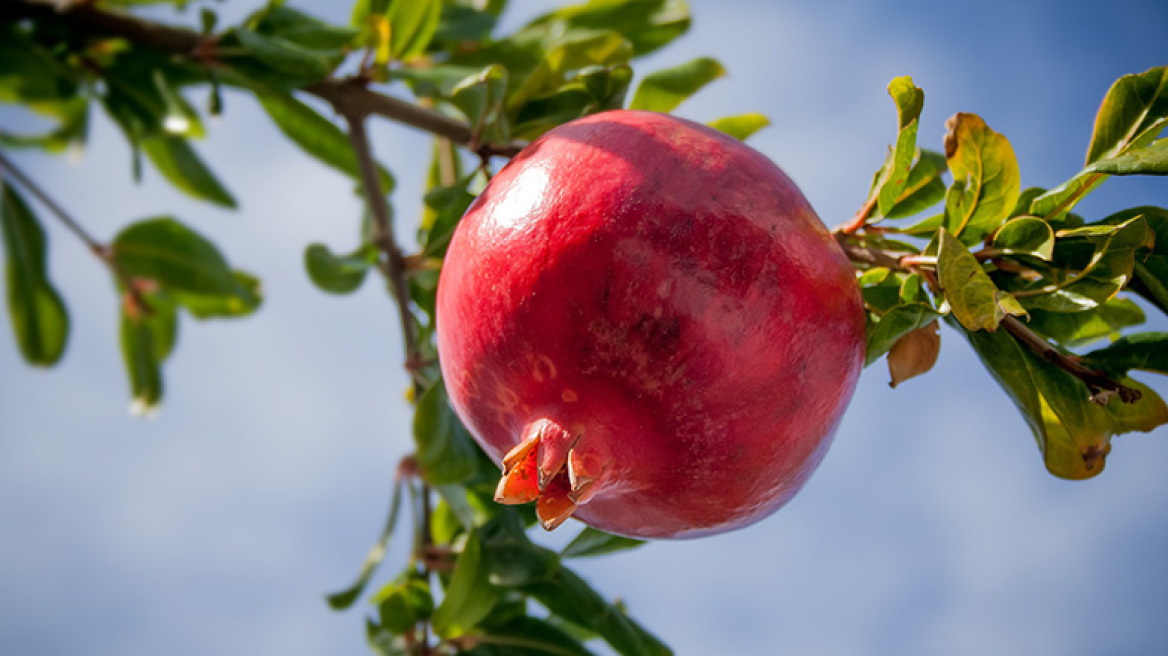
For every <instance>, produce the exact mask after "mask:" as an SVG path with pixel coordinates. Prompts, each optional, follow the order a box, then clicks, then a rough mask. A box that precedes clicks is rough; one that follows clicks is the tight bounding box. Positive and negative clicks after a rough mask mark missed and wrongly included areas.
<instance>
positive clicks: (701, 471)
mask: <svg viewBox="0 0 1168 656" xmlns="http://www.w3.org/2000/svg"><path fill="white" fill-rule="evenodd" d="M437 303H438V306H437V307H438V349H439V354H440V359H441V367H442V373H443V377H444V379H445V381H446V385H447V389H448V393H449V396H450V400H451V404H452V405H453V407H454V410H455V411H456V412H457V413H458V415H459V417H460V418H461V419H462V420H463V422H464V423H465V424H466V426H467V427H468V429H469V430H470V431H471V433H472V434H473V435H474V437H475V439H476V440H477V441H478V443H479V444H480V445H481V446H482V447H483V449H484V450H485V451H486V452H487V453H488V454H489V455H490V456H491V457H492V458H493V459H495V460H496V461H501V460H503V459H504V457H505V456H506V457H507V458H508V461H507V462H505V463H504V464H505V469H506V474H507V475H506V476H505V477H504V481H503V483H501V484H500V493H499V495H500V498H503V499H504V500H506V501H510V502H522V501H529V500H532V499H535V498H537V497H538V498H539V502H538V503H539V504H541V505H539V506H538V509H539V511H540V517H541V520H544V519H545V506H544V505H542V504H544V502H545V501H547V502H548V504H547V506H546V513H548V514H551V515H552V516H553V519H551V520H548V521H545V527H549V526H550V527H554V526H555V525H558V523H559V522H560V521H563V519H565V518H566V517H567V515H568V514H571V515H572V516H574V517H576V518H578V519H580V520H582V521H583V522H584V523H586V524H589V525H591V526H594V527H596V528H599V529H602V530H606V531H610V532H613V533H617V534H621V535H626V536H633V537H650V538H668V537H696V536H700V535H706V534H711V533H718V532H722V531H727V530H731V529H734V528H739V527H742V526H746V525H748V524H751V523H753V522H756V521H758V520H759V519H762V518H763V517H765V516H767V515H769V514H770V513H772V512H774V511H775V510H777V509H778V508H779V507H780V506H782V505H783V504H784V503H786V502H787V501H788V500H789V499H790V498H791V497H792V496H793V495H794V494H795V493H796V492H797V491H798V490H799V488H800V487H802V485H803V484H804V482H805V481H806V480H807V478H808V476H809V475H810V474H811V472H812V471H813V470H814V469H815V467H816V466H817V465H818V464H819V462H820V460H821V459H822V458H823V456H824V454H825V452H826V450H827V447H828V445H829V443H830V441H831V437H832V434H833V433H834V431H835V428H836V426H837V424H838V422H839V420H840V418H841V416H842V414H843V412H844V409H845V407H846V406H847V403H848V401H849V400H850V398H851V395H852V392H853V390H854V388H855V384H856V380H857V378H858V376H859V372H860V370H861V367H862V363H863V354H864V344H865V327H864V315H863V311H862V305H861V300H860V296H859V291H858V287H857V285H856V282H855V277H854V274H853V270H852V268H851V266H850V264H849V263H848V261H847V259H846V258H845V257H844V255H843V253H842V251H841V250H840V248H839V246H838V245H837V244H836V242H835V240H834V239H833V238H832V236H831V234H830V233H829V232H828V231H827V229H826V228H825V227H824V226H823V224H822V223H821V222H820V221H819V219H818V217H817V216H816V215H815V213H814V211H813V210H812V209H811V207H810V205H809V204H808V202H807V200H806V199H805V198H804V197H803V195H802V194H801V193H800V192H799V190H798V188H797V187H796V186H795V185H794V183H793V182H791V180H790V179H789V178H788V177H787V176H786V175H785V174H784V173H783V172H782V171H781V170H780V169H779V168H778V167H777V166H775V165H774V164H773V163H772V162H771V161H770V160H768V159H767V158H766V157H764V156H763V155H761V154H760V153H758V152H757V151H755V150H753V149H752V148H750V147H748V146H746V145H745V144H743V143H741V142H739V141H737V140H735V139H733V138H731V137H729V136H726V135H724V134H722V133H720V132H717V131H716V130H713V129H711V128H708V127H706V126H703V125H700V124H697V123H693V122H690V121H686V120H684V119H680V118H677V117H673V116H669V115H665V114H658V113H653V112H642V111H629V110H616V111H610V112H604V113H601V114H595V115H592V116H588V117H585V118H582V119H579V120H577V121H574V122H571V123H568V124H565V125H562V126H560V127H557V128H555V129H553V130H551V131H550V132H548V133H546V134H545V135H543V136H542V137H540V138H539V139H538V140H536V141H535V142H534V143H532V144H531V145H530V146H529V147H528V148H526V149H524V150H523V152H521V153H520V154H518V155H517V156H515V157H514V158H513V159H512V160H511V162H510V163H508V164H507V166H505V167H504V168H503V169H502V170H501V171H500V172H499V173H498V174H497V175H495V177H494V178H493V179H492V180H491V182H490V184H488V185H487V187H486V189H485V190H484V191H483V193H482V194H481V195H480V196H479V198H478V199H477V200H476V201H475V202H474V204H473V205H472V206H471V207H470V209H469V210H468V211H467V213H466V215H465V216H464V217H463V219H462V221H461V222H460V223H459V225H458V228H457V230H456V231H455V234H454V237H453V239H452V241H451V243H450V248H449V251H448V254H447V257H446V261H445V264H444V266H443V269H442V272H441V277H440V280H439V284H438V299H437ZM529 446H531V447H533V448H530V449H528V448H527V447H529ZM535 446H538V449H536V448H534V447H535ZM521 459H525V460H524V462H526V463H527V464H526V465H525V464H519V465H516V463H517V462H519V461H520V460H521ZM533 463H534V464H533ZM537 466H538V476H535V475H534V474H535V469H533V468H535V467H537ZM529 475H530V476H529ZM508 479H510V480H508ZM537 479H538V489H537V488H536V480H537ZM508 485H510V487H508ZM516 486H518V487H516ZM523 486H529V490H528V492H530V494H528V493H527V492H524V491H522V490H521V491H520V492H516V491H515V490H517V489H519V488H522V487H523ZM504 488H507V489H506V490H505V489H504ZM553 497H554V498H553ZM565 499H566V500H565ZM565 504H567V505H565ZM568 505H570V508H568ZM565 513H566V514H565Z"/></svg>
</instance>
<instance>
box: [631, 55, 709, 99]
mask: <svg viewBox="0 0 1168 656" xmlns="http://www.w3.org/2000/svg"><path fill="white" fill-rule="evenodd" d="M725 74H726V69H725V68H723V67H722V64H720V63H719V62H718V61H717V60H714V59H710V58H709V57H699V58H698V59H694V60H692V61H690V62H687V63H685V64H682V65H680V66H675V67H673V68H667V69H665V70H661V71H656V72H654V73H650V74H649V75H647V76H645V79H643V80H642V81H641V85H640V86H639V87H637V92H636V93H635V94H634V95H633V100H632V102H631V103H629V109H645V110H649V111H654V112H671V111H673V110H674V109H675V108H676V107H677V106H678V105H680V104H681V103H682V102H683V101H685V99H686V98H689V97H690V96H692V95H693V94H694V93H696V92H697V91H698V90H699V89H701V88H702V87H704V86H706V85H707V84H709V83H710V82H713V81H714V80H716V79H718V78H720V77H722V76H723V75H725Z"/></svg>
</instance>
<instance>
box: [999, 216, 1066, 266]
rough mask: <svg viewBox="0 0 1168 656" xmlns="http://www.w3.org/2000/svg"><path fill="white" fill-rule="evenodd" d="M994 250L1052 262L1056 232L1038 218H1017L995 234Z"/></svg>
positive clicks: (1003, 225)
mask: <svg viewBox="0 0 1168 656" xmlns="http://www.w3.org/2000/svg"><path fill="white" fill-rule="evenodd" d="M993 248H994V250H996V251H1000V252H1001V253H1003V254H1009V255H1032V256H1034V257H1037V258H1040V259H1043V260H1046V261H1050V260H1051V259H1052V258H1053V257H1054V230H1053V229H1052V228H1051V227H1050V224H1049V223H1047V222H1046V221H1043V220H1042V219H1040V218H1038V217H1035V216H1019V217H1015V218H1013V219H1010V220H1009V221H1006V222H1005V223H1004V224H1002V227H1001V228H999V229H998V231H997V232H995V233H994V240H993Z"/></svg>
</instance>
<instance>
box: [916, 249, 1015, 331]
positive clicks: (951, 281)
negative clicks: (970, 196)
mask: <svg viewBox="0 0 1168 656" xmlns="http://www.w3.org/2000/svg"><path fill="white" fill-rule="evenodd" d="M937 234H938V236H939V238H940V241H939V248H938V252H937V274H938V278H939V279H940V283H941V289H942V290H944V292H945V300H946V301H948V302H949V306H950V307H951V308H952V310H953V316H954V317H955V318H956V319H957V320H958V321H960V322H961V325H963V326H965V327H966V328H967V329H969V330H974V331H976V330H988V331H994V330H996V329H997V327H998V323H999V322H1000V321H1001V320H1002V317H1004V316H1006V315H1007V314H1024V312H1022V311H1020V308H1018V307H1017V302H1016V301H1014V298H1013V297H1012V296H1010V294H1008V293H1006V292H1004V291H1002V290H1000V289H998V288H997V287H996V286H995V285H994V282H993V281H992V280H991V279H990V277H989V275H988V274H986V272H985V270H983V269H982V267H981V264H979V263H978V261H977V259H976V258H974V256H973V254H972V253H970V252H969V250H967V249H966V248H965V246H964V245H963V244H962V243H961V242H959V241H957V238H955V237H954V236H953V235H951V234H949V231H948V230H946V229H944V228H941V229H940V231H938V233H937Z"/></svg>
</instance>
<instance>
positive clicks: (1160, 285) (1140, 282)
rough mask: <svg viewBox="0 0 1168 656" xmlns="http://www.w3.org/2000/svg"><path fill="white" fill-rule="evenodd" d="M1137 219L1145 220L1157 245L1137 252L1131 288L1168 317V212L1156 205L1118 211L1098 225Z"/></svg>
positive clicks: (1115, 223) (1117, 223) (1129, 285)
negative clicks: (1148, 249)
mask: <svg viewBox="0 0 1168 656" xmlns="http://www.w3.org/2000/svg"><path fill="white" fill-rule="evenodd" d="M1136 217H1143V219H1144V221H1146V222H1147V224H1148V228H1149V229H1151V231H1152V232H1153V233H1154V235H1155V237H1154V239H1155V243H1154V244H1153V245H1152V248H1151V250H1150V251H1139V252H1137V255H1136V258H1135V262H1134V267H1133V268H1134V273H1135V278H1134V279H1133V280H1131V281H1130V282H1129V283H1128V289H1129V290H1131V291H1134V292H1136V293H1137V294H1139V295H1140V296H1143V297H1144V298H1146V299H1148V300H1149V301H1151V302H1152V303H1153V304H1154V305H1155V306H1156V307H1158V308H1159V309H1160V311H1161V312H1164V313H1166V314H1168V210H1165V209H1163V208H1160V207H1153V206H1142V207H1133V208H1130V209H1126V210H1122V211H1120V212H1116V213H1115V214H1112V215H1111V216H1109V217H1107V218H1105V219H1103V220H1102V221H1100V222H1099V223H1101V224H1107V225H1119V224H1122V223H1126V222H1128V221H1130V220H1131V219H1133V218H1136Z"/></svg>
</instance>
